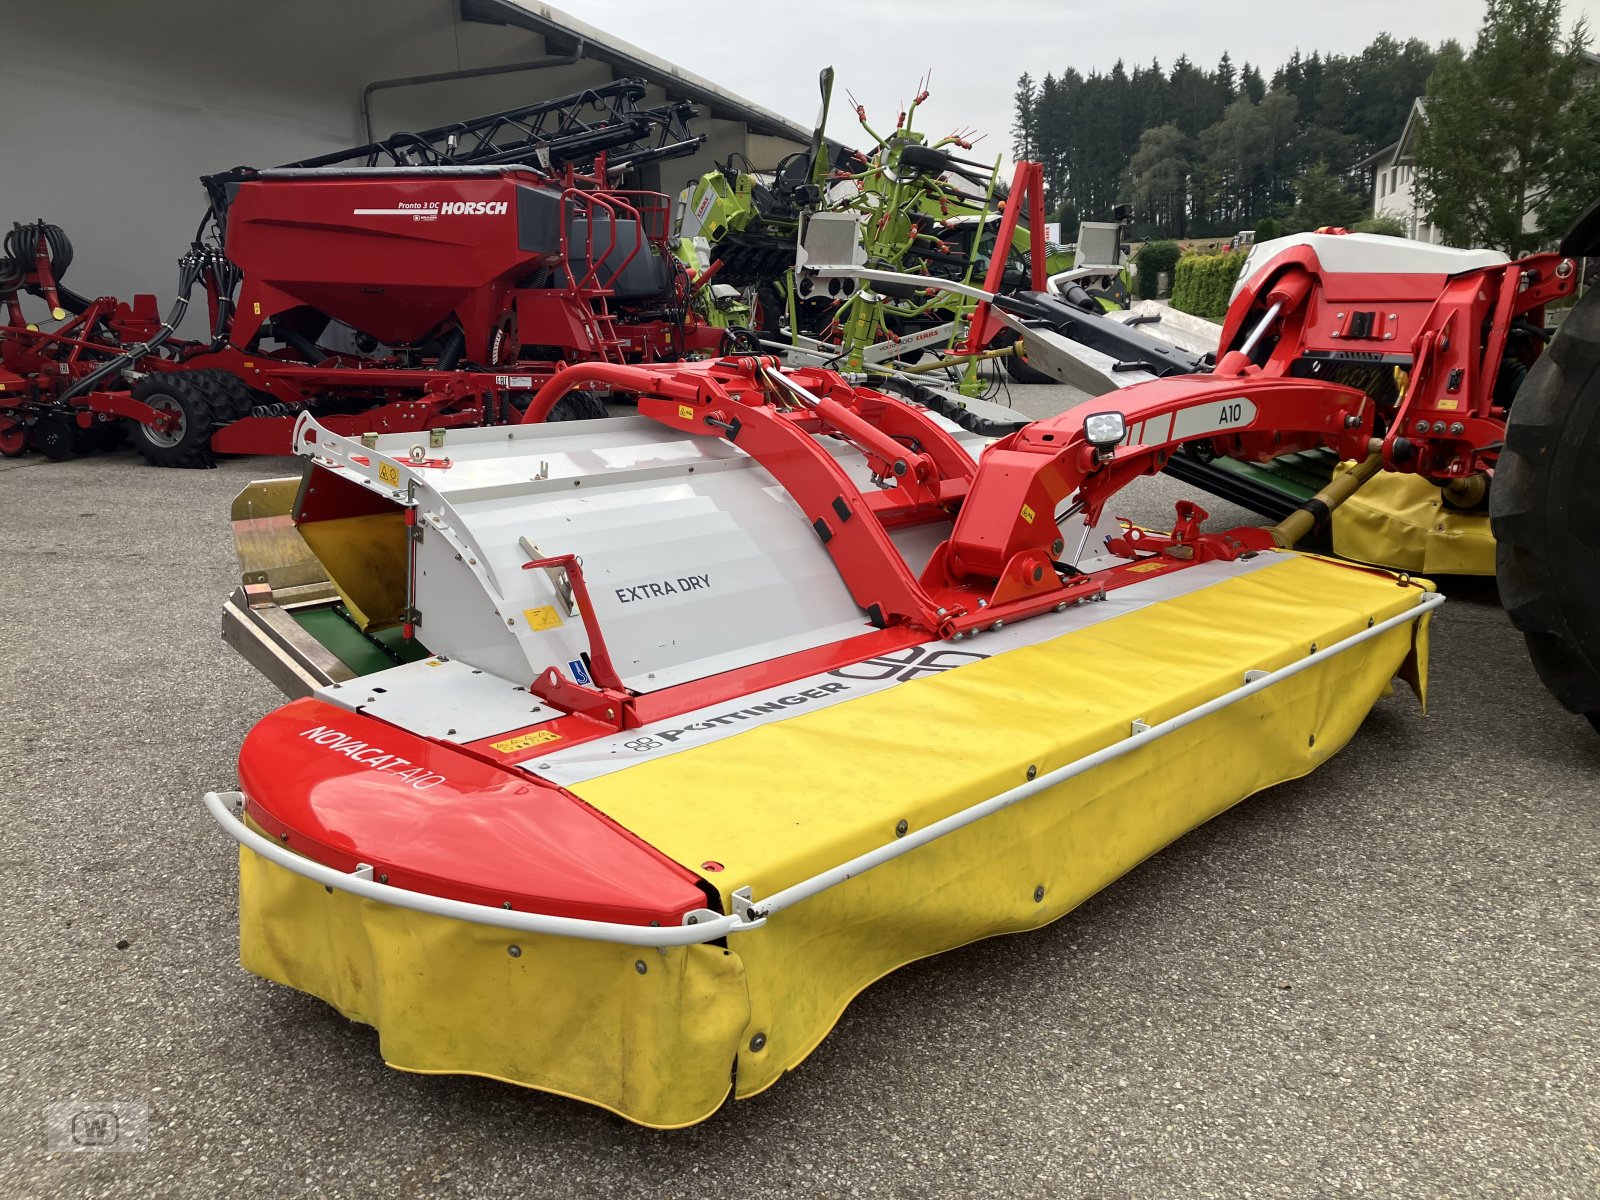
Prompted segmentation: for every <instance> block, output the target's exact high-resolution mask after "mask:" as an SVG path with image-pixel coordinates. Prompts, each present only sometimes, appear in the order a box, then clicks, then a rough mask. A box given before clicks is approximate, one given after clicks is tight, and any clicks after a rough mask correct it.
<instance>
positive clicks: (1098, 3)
mask: <svg viewBox="0 0 1600 1200" xmlns="http://www.w3.org/2000/svg"><path fill="white" fill-rule="evenodd" d="M556 7H558V8H560V9H563V10H565V11H566V12H569V13H571V14H572V15H573V16H575V17H578V18H579V19H580V20H584V21H587V22H588V23H589V24H591V25H594V26H597V27H598V28H600V29H603V30H605V31H606V32H608V33H613V34H616V35H617V36H618V37H620V38H622V39H624V40H626V41H630V42H632V43H634V44H635V45H637V46H640V47H642V48H644V49H646V50H649V51H651V52H652V53H655V54H657V55H659V56H661V57H662V58H665V59H667V60H669V61H671V62H674V63H677V64H679V65H680V66H683V67H687V68H688V69H689V70H691V71H694V72H695V73H696V74H699V75H703V76H705V77H706V78H707V79H710V80H712V81H713V82H715V83H717V84H720V85H721V86H722V87H725V88H727V89H728V90H730V91H733V92H736V93H738V94H739V95H741V96H744V97H745V98H747V99H750V100H754V101H756V102H757V103H758V104H761V105H764V106H765V107H767V108H770V109H773V110H774V111H776V112H778V113H781V114H782V115H784V116H786V117H789V118H791V119H793V120H795V121H798V122H799V123H800V124H802V125H805V126H807V127H809V126H810V125H811V124H812V123H813V121H814V120H815V118H816V111H817V85H816V78H817V72H818V71H820V70H821V69H822V68H823V67H825V66H828V65H830V64H831V65H832V66H834V67H835V68H836V69H837V72H838V76H837V80H836V84H835V93H834V94H835V101H836V102H835V105H834V109H833V118H832V120H831V121H830V122H829V125H828V132H829V133H830V134H832V135H833V136H834V137H837V138H839V139H840V140H841V141H847V142H851V143H853V144H860V142H859V140H858V138H857V137H856V136H855V135H856V134H857V133H858V132H859V130H858V128H857V126H856V122H855V117H854V114H853V113H851V112H850V110H849V109H848V107H847V106H846V105H845V104H844V103H842V101H843V98H844V97H843V93H844V89H846V88H848V89H849V90H850V91H851V92H853V93H854V94H855V96H856V98H857V99H859V100H860V101H861V102H862V103H863V104H865V105H866V108H867V117H868V119H869V121H871V123H872V125H873V127H874V128H875V129H877V130H878V131H879V132H880V133H883V132H886V129H887V128H892V127H893V125H894V119H895V114H896V113H897V112H898V110H899V106H900V104H901V103H902V102H903V101H905V100H908V99H909V98H910V97H911V96H912V95H913V94H914V93H915V90H916V83H917V79H918V77H919V76H920V75H921V74H922V73H923V72H925V71H927V70H928V69H929V68H930V67H931V68H932V70H933V82H932V87H931V89H930V91H931V95H930V97H929V99H928V102H927V103H926V104H925V105H924V106H923V109H922V113H923V114H926V117H925V118H924V119H920V120H919V121H918V128H919V129H921V130H922V131H923V132H925V133H935V134H938V135H940V136H942V135H943V134H946V133H948V132H950V130H951V129H952V128H953V127H954V126H956V125H963V126H968V127H975V128H977V130H978V131H979V132H980V133H985V134H987V136H986V137H985V138H984V140H983V141H982V142H979V143H978V147H977V149H978V150H981V151H983V152H984V156H985V157H988V156H991V155H994V154H1008V153H1009V151H1010V144H1011V118H1012V95H1013V93H1014V92H1015V90H1016V81H1017V77H1018V76H1019V75H1021V74H1022V72H1024V71H1027V72H1029V73H1030V74H1032V75H1033V77H1034V78H1035V79H1039V78H1041V77H1042V76H1043V75H1044V74H1045V73H1046V72H1054V73H1056V74H1060V73H1061V72H1062V71H1064V70H1066V69H1067V68H1068V67H1076V68H1077V69H1078V70H1079V71H1081V72H1083V73H1085V74H1087V73H1088V72H1089V71H1090V70H1092V69H1095V68H1099V69H1101V70H1108V69H1110V67H1111V66H1112V64H1113V63H1115V62H1116V61H1117V59H1118V58H1121V59H1123V60H1124V61H1125V62H1126V63H1127V64H1129V66H1130V67H1131V65H1132V64H1134V63H1136V62H1137V63H1148V62H1149V61H1150V60H1151V59H1152V58H1154V59H1158V60H1160V62H1161V65H1162V66H1163V67H1164V68H1170V67H1171V65H1172V62H1173V60H1175V59H1176V58H1177V57H1178V56H1179V55H1180V54H1187V55H1188V56H1189V58H1190V59H1191V60H1192V61H1193V62H1195V63H1197V64H1201V65H1204V66H1206V67H1208V68H1209V67H1213V66H1215V65H1216V63H1217V60H1218V59H1220V58H1221V57H1222V53H1223V51H1227V52H1228V53H1229V54H1230V55H1231V56H1232V58H1233V62H1234V65H1235V66H1236V67H1238V66H1242V65H1243V64H1244V63H1245V62H1251V63H1255V64H1257V65H1258V66H1261V67H1262V69H1263V74H1270V72H1271V70H1272V69H1273V68H1274V67H1276V66H1278V65H1279V64H1280V63H1282V62H1283V61H1284V60H1285V59H1287V58H1288V57H1289V56H1290V55H1291V54H1293V53H1294V51H1295V50H1296V49H1297V48H1298V49H1299V50H1300V51H1301V52H1302V53H1304V54H1309V53H1310V52H1311V51H1313V50H1321V51H1324V52H1328V51H1332V52H1334V53H1340V54H1353V53H1357V52H1359V51H1360V50H1361V49H1362V48H1363V47H1364V46H1365V45H1366V44H1367V43H1368V42H1370V41H1371V40H1372V39H1373V38H1374V37H1376V36H1377V35H1378V34H1379V33H1380V32H1385V31H1387V32H1388V33H1389V34H1391V35H1392V36H1394V37H1396V38H1398V39H1400V40H1402V41H1403V40H1405V39H1406V38H1409V37H1416V38H1421V39H1423V40H1425V41H1428V42H1430V43H1436V42H1439V41H1442V40H1444V39H1445V38H1455V39H1457V40H1458V41H1460V42H1461V43H1462V44H1463V45H1465V46H1470V45H1471V43H1472V40H1473V38H1474V37H1475V36H1476V33H1477V29H1478V25H1479V23H1480V22H1481V21H1482V19H1483V7H1484V6H1483V4H1482V3H1481V0H1339V2H1338V3H1332V4H1315V5H1312V4H1298V3H1291V4H1284V3H1270V2H1268V0H1212V2H1211V3H1209V4H1207V3H1196V2H1195V0H787V2H780V3H773V2H772V0H744V2H743V3H740V2H738V0H734V2H733V3H729V0H649V2H646V0H556ZM1563 11H1564V14H1565V18H1566V20H1567V22H1568V23H1569V25H1570V23H1571V22H1572V21H1574V20H1576V19H1577V18H1578V17H1586V18H1587V19H1588V22H1589V25H1590V27H1591V30H1592V31H1593V30H1600V0H1566V3H1565V4H1564V6H1563ZM1592 48H1593V44H1592V43H1591V49H1592ZM975 156H976V155H975ZM758 165H763V166H766V165H770V164H758Z"/></svg>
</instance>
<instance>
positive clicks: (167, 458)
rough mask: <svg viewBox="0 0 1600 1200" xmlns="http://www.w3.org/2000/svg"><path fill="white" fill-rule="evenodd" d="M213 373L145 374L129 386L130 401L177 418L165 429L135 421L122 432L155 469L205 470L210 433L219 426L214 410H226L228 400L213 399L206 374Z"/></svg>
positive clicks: (215, 393) (208, 464) (225, 419)
mask: <svg viewBox="0 0 1600 1200" xmlns="http://www.w3.org/2000/svg"><path fill="white" fill-rule="evenodd" d="M221 373H222V372H217V371H160V372H157V373H154V374H150V375H146V376H145V377H144V378H143V379H141V380H139V382H138V383H136V384H134V385H133V398H134V399H135V400H137V401H139V402H140V403H141V404H148V405H149V406H150V407H151V408H154V409H156V410H157V411H159V412H165V413H169V414H173V415H174V416H175V417H176V418H177V420H176V424H175V425H173V426H172V427H171V428H170V429H165V430H163V429H159V428H157V427H156V426H154V425H145V424H142V423H141V422H138V421H131V422H129V429H128V434H129V437H130V439H131V440H132V442H133V445H134V448H135V449H136V450H138V451H139V453H140V454H142V455H144V457H145V461H146V462H148V463H150V464H151V465H152V466H157V467H200V468H205V467H211V466H215V465H216V464H215V462H214V461H213V460H212V457H211V433H212V430H214V429H215V428H216V427H217V426H218V424H227V422H228V420H229V419H230V418H229V417H223V418H222V420H221V421H220V422H219V421H218V419H217V410H218V407H219V406H220V407H221V409H222V411H223V412H225V413H226V412H231V407H230V406H229V402H228V401H226V400H225V399H221V398H220V397H219V395H218V391H217V388H216V387H215V381H214V380H213V379H212V378H210V377H211V376H214V375H218V374H221Z"/></svg>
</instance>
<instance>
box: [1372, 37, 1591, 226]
mask: <svg viewBox="0 0 1600 1200" xmlns="http://www.w3.org/2000/svg"><path fill="white" fill-rule="evenodd" d="M1583 58H1584V63H1585V65H1586V66H1587V67H1588V69H1589V70H1591V71H1595V70H1600V54H1594V53H1592V52H1590V51H1587V50H1586V51H1584V54H1583ZM1427 119H1428V104H1427V101H1426V100H1425V99H1424V98H1423V97H1421V96H1418V97H1417V98H1416V99H1415V100H1413V101H1412V102H1411V111H1410V113H1408V114H1407V115H1406V124H1405V128H1404V129H1402V130H1401V131H1400V140H1399V141H1398V142H1395V143H1394V144H1393V145H1391V146H1385V147H1384V148H1383V149H1382V150H1379V151H1378V152H1377V153H1376V154H1374V155H1373V156H1372V157H1371V158H1364V159H1362V160H1361V161H1360V162H1358V163H1357V164H1356V165H1355V166H1354V167H1353V168H1352V170H1356V171H1371V172H1372V215H1373V216H1375V217H1384V216H1389V217H1399V218H1400V220H1402V221H1403V222H1405V227H1406V236H1407V237H1409V238H1415V239H1416V240H1417V241H1419V242H1432V243H1434V244H1435V245H1442V244H1443V240H1444V239H1443V238H1442V237H1441V236H1440V234H1439V231H1438V230H1437V229H1435V228H1434V227H1433V225H1431V224H1430V223H1429V221H1428V213H1427V210H1426V209H1425V208H1423V207H1422V203H1421V201H1420V199H1419V198H1418V197H1417V194H1416V191H1415V186H1416V179H1417V159H1416V153H1417V139H1418V137H1420V136H1421V134H1422V125H1423V123H1424V122H1425V121H1426V120H1427ZM1537 224H1538V222H1537V220H1536V219H1535V217H1534V214H1533V213H1532V212H1528V213H1525V214H1524V215H1523V218H1522V227H1523V229H1525V230H1531V229H1534V228H1535V227H1536V226H1537Z"/></svg>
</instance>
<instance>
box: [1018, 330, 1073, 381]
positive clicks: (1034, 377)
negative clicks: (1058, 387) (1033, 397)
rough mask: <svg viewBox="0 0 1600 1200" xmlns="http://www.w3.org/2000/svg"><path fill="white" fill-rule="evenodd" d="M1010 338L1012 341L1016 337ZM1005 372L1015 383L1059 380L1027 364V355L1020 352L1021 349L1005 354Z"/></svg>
mask: <svg viewBox="0 0 1600 1200" xmlns="http://www.w3.org/2000/svg"><path fill="white" fill-rule="evenodd" d="M1011 340H1012V342H1015V341H1016V338H1012V339H1011ZM1008 344H1009V343H1008ZM1023 344H1024V345H1026V344H1027V342H1026V340H1024V342H1023ZM1006 374H1007V375H1009V376H1011V378H1012V379H1013V380H1014V381H1015V382H1017V383H1059V382H1060V381H1059V380H1058V379H1056V378H1055V377H1054V376H1051V375H1046V374H1045V373H1044V372H1043V371H1041V370H1039V369H1038V368H1037V367H1032V366H1029V365H1028V356H1027V355H1025V354H1024V353H1022V351H1020V350H1019V351H1017V352H1016V353H1015V354H1008V355H1006Z"/></svg>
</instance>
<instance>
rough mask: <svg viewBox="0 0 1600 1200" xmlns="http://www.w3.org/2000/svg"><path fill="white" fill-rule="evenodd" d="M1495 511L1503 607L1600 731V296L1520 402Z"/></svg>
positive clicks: (1546, 670)
mask: <svg viewBox="0 0 1600 1200" xmlns="http://www.w3.org/2000/svg"><path fill="white" fill-rule="evenodd" d="M1489 513H1490V519H1491V523H1492V526H1493V529H1494V536H1495V540H1496V543H1497V544H1496V548H1495V557H1496V563H1495V565H1496V576H1497V578H1498V581H1499V585H1500V599H1501V603H1503V604H1504V605H1505V608H1506V612H1507V613H1508V614H1509V615H1510V617H1511V623H1512V624H1513V625H1515V626H1516V627H1517V628H1518V629H1520V630H1521V631H1522V633H1523V636H1524V637H1525V638H1526V639H1527V642H1528V654H1529V656H1530V657H1531V658H1532V659H1533V666H1534V669H1535V670H1536V671H1537V672H1538V673H1539V678H1540V679H1541V680H1543V682H1544V685H1545V687H1546V688H1548V689H1549V691H1550V693H1551V695H1553V696H1554V697H1555V698H1556V699H1557V700H1558V701H1560V702H1561V704H1562V706H1563V707H1565V708H1566V709H1568V710H1569V711H1571V712H1575V713H1580V714H1582V715H1583V716H1586V717H1588V719H1589V722H1590V723H1591V724H1592V725H1594V726H1595V728H1596V729H1597V730H1600V289H1597V290H1594V291H1591V292H1590V293H1589V294H1588V295H1587V296H1585V297H1584V298H1583V299H1582V300H1580V301H1579V302H1578V305H1577V307H1576V308H1574V309H1573V310H1572V311H1571V313H1569V314H1568V317H1567V320H1566V323H1565V324H1564V325H1563V326H1562V329H1561V332H1560V333H1559V334H1558V335H1557V336H1556V338H1555V340H1554V341H1553V342H1552V343H1551V345H1550V349H1549V350H1548V351H1546V353H1545V354H1544V355H1543V356H1542V357H1541V358H1540V359H1539V361H1538V362H1537V363H1536V364H1535V365H1534V367H1533V369H1532V370H1531V371H1530V372H1529V373H1528V377H1527V379H1526V380H1525V381H1524V382H1523V384H1522V386H1521V388H1520V389H1519V391H1518V393H1517V400H1516V403H1515V404H1514V405H1513V406H1512V408H1511V412H1510V415H1509V417H1508V418H1507V421H1506V437H1505V449H1504V450H1503V451H1502V452H1501V454H1500V461H1499V463H1498V465H1497V466H1496V468H1495V477H1494V486H1493V488H1492V489H1491V491H1490V496H1489Z"/></svg>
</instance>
